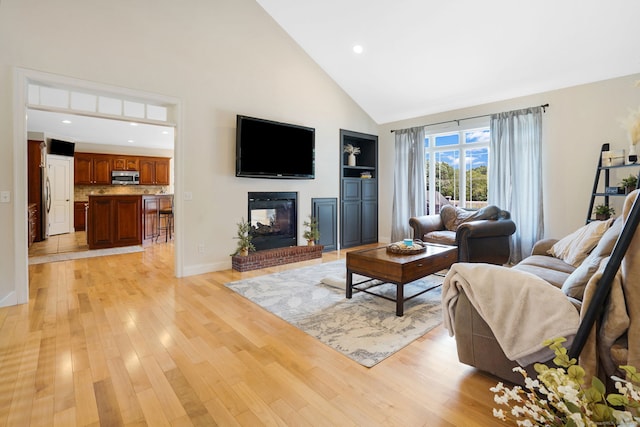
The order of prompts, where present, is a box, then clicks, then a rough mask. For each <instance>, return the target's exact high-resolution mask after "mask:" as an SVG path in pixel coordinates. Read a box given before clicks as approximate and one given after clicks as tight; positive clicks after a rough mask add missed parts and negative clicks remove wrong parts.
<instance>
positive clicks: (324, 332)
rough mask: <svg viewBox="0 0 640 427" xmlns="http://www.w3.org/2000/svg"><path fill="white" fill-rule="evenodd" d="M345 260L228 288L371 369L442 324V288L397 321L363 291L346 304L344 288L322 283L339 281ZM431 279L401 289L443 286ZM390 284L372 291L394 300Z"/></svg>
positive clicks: (386, 305) (390, 306)
mask: <svg viewBox="0 0 640 427" xmlns="http://www.w3.org/2000/svg"><path fill="white" fill-rule="evenodd" d="M345 272H346V267H345V263H344V260H341V261H334V262H330V263H324V264H318V265H313V266H309V267H303V268H299V269H295V270H288V271H283V272H280V273H274V274H269V275H265V276H258V277H254V278H251V279H246V280H239V281H236V282H231V283H227V284H226V285H225V286H227V287H228V288H229V289H231V290H233V291H234V292H237V293H238V294H240V295H242V296H244V297H245V298H247V299H249V300H250V301H253V302H254V303H256V304H258V305H259V306H261V307H262V308H264V309H265V310H267V311H269V312H271V313H273V314H275V315H276V316H278V317H280V318H282V319H283V320H285V321H287V322H289V323H290V324H292V325H293V326H295V327H297V328H298V329H301V330H302V331H304V332H306V333H307V334H309V335H311V336H313V337H315V338H317V339H318V340H320V341H322V342H323V343H325V344H326V345H328V346H330V347H332V348H334V349H335V350H337V351H339V352H341V353H342V354H344V355H346V356H347V357H349V358H351V359H352V360H354V361H356V362H358V363H360V364H361V365H364V366H366V367H372V366H374V365H376V364H377V363H379V362H381V361H382V360H384V359H386V358H387V357H389V356H391V355H392V354H394V353H395V352H397V351H398V350H400V349H402V348H403V347H405V346H407V345H408V344H410V343H411V342H412V341H414V340H415V339H417V338H419V337H421V336H423V335H424V334H426V333H427V332H428V331H430V330H431V329H433V328H434V327H436V326H437V325H439V324H440V323H441V322H442V311H441V307H440V297H441V287H436V288H435V289H433V290H431V291H429V292H426V293H424V294H422V295H420V296H417V297H415V298H413V299H411V300H409V301H407V302H405V305H404V316H402V317H398V316H396V314H395V313H396V311H395V310H396V306H395V302H393V301H388V300H386V299H383V298H379V297H376V296H373V295H369V294H366V293H364V292H356V293H355V294H354V295H353V298H351V299H350V300H349V299H346V297H345V292H344V288H343V286H342V287H341V288H338V287H336V286H335V284H333V286H330V285H327V284H325V283H323V282H322V280H323V279H324V278H328V277H331V278H333V280H332V281H335V278H336V277H344V276H345ZM443 280H444V278H443V277H442V276H436V275H431V276H427V277H425V278H423V279H420V280H418V281H416V282H413V283H410V284H407V285H405V295H406V296H410V295H413V294H415V293H417V292H418V291H419V290H422V289H424V288H425V286H433V285H435V284H442V282H443ZM395 288H396V287H395V285H391V284H383V285H380V286H378V287H376V288H375V292H377V293H383V294H385V295H388V296H390V297H393V298H395V290H396V289H395Z"/></svg>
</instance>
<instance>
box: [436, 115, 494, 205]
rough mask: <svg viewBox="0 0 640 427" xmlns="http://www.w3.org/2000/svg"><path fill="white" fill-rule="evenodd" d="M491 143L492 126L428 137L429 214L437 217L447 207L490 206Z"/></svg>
mask: <svg viewBox="0 0 640 427" xmlns="http://www.w3.org/2000/svg"><path fill="white" fill-rule="evenodd" d="M489 140H490V131H489V128H488V127H481V128H475V129H466V130H461V131H456V132H446V133H432V134H427V136H426V137H425V140H424V145H425V153H426V168H425V169H426V181H427V186H426V187H427V195H426V203H427V205H426V206H425V211H426V212H428V213H429V214H437V213H439V212H440V208H441V207H442V206H444V205H447V204H451V205H454V206H456V207H461V208H464V209H470V210H476V209H480V208H482V207H484V206H486V205H487V170H488V167H489ZM461 165H462V166H461ZM431 171H433V172H434V173H431Z"/></svg>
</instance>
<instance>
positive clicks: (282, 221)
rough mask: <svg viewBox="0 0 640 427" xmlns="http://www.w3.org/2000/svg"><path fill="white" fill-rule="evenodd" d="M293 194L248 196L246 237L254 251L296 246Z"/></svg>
mask: <svg viewBox="0 0 640 427" xmlns="http://www.w3.org/2000/svg"><path fill="white" fill-rule="evenodd" d="M297 199H298V193H296V192H249V215H248V218H249V224H251V230H250V231H249V233H250V234H251V235H252V236H253V239H252V243H253V245H254V246H255V247H256V250H257V251H260V250H265V249H273V248H285V247H288V246H296V245H297V243H298V218H297V213H296V206H297Z"/></svg>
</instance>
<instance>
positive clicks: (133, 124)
mask: <svg viewBox="0 0 640 427" xmlns="http://www.w3.org/2000/svg"><path fill="white" fill-rule="evenodd" d="M129 124H130V125H131V126H138V124H137V123H136V122H131V123H129Z"/></svg>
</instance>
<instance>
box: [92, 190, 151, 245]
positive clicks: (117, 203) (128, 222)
mask: <svg viewBox="0 0 640 427" xmlns="http://www.w3.org/2000/svg"><path fill="white" fill-rule="evenodd" d="M86 228H87V243H88V245H89V249H103V248H114V247H121V246H133V245H141V244H142V196H141V195H124V194H122V195H109V194H98V195H90V196H89V209H88V211H87V223H86Z"/></svg>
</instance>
